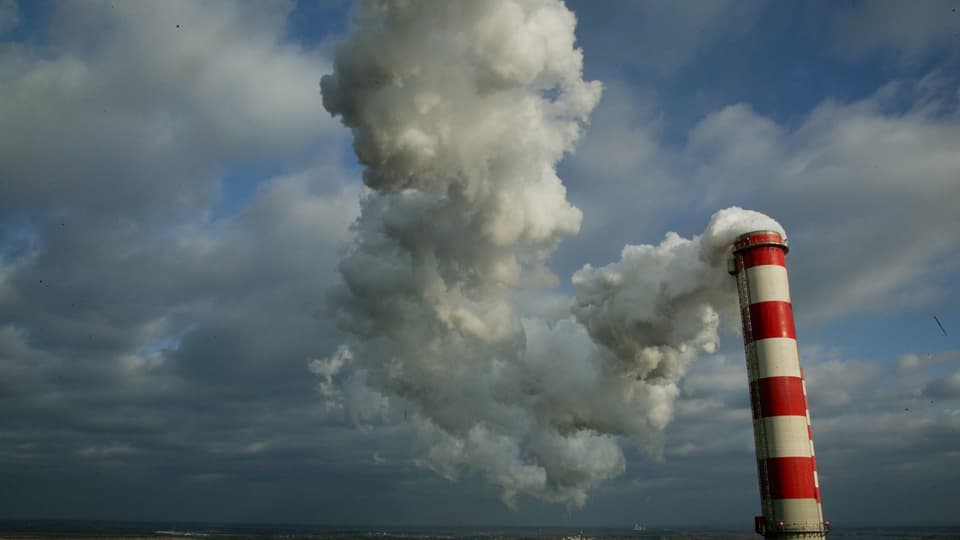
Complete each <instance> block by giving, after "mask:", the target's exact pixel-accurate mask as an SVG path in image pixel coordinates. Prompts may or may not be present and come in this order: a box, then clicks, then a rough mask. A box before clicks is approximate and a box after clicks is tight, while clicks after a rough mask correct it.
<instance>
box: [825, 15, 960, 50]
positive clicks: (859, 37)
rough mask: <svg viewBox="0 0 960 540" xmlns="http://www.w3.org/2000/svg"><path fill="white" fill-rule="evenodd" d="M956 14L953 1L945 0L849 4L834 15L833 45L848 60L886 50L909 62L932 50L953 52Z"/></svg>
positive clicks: (956, 28) (956, 41) (954, 47)
mask: <svg viewBox="0 0 960 540" xmlns="http://www.w3.org/2000/svg"><path fill="white" fill-rule="evenodd" d="M958 17H960V14H958V11H957V6H956V3H954V2H950V1H948V0H930V1H925V2H919V3H910V4H908V3H904V2H897V1H896V0H877V1H871V2H858V3H851V4H848V5H847V6H844V7H843V8H841V9H840V10H839V12H838V13H837V14H836V15H835V20H834V40H835V46H836V49H837V51H838V52H839V53H840V54H841V55H842V56H843V57H845V58H846V59H848V60H857V59H861V58H863V57H865V56H868V55H870V54H872V53H875V52H878V51H886V52H890V53H892V54H893V55H894V56H896V57H897V58H898V59H899V61H900V62H901V63H903V64H913V63H917V62H920V61H922V60H924V59H925V57H927V56H929V55H931V54H933V53H936V52H941V51H949V52H951V53H956V52H957V50H958V43H960V41H958V40H957V36H958V25H957V18H958Z"/></svg>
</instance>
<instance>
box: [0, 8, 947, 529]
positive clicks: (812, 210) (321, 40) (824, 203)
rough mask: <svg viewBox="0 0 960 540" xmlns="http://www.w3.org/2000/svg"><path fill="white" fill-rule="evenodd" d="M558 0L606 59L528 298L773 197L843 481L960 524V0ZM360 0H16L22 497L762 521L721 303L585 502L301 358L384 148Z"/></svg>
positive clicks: (24, 513)
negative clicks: (333, 411)
mask: <svg viewBox="0 0 960 540" xmlns="http://www.w3.org/2000/svg"><path fill="white" fill-rule="evenodd" d="M567 6H568V7H569V9H570V10H572V12H573V13H574V14H575V15H576V18H577V27H576V38H577V42H576V43H577V46H578V47H581V48H582V49H583V55H584V63H583V76H584V78H585V79H586V80H597V81H600V82H602V83H603V85H604V93H603V97H602V98H601V100H600V102H599V104H598V105H597V107H596V109H594V111H593V113H592V115H591V121H590V123H589V125H588V126H587V127H586V129H585V132H584V134H583V136H582V138H581V140H580V141H579V143H578V145H577V147H576V150H575V151H574V152H573V153H571V154H568V155H567V156H566V157H565V158H564V159H563V161H561V162H560V164H559V166H558V174H559V176H560V178H561V179H562V180H563V181H564V184H565V186H566V187H567V198H568V200H569V201H570V202H571V203H572V204H574V205H575V206H577V207H578V208H580V209H581V210H582V211H583V214H584V219H583V223H582V226H581V230H580V232H579V234H577V235H573V236H570V237H568V238H566V239H565V240H564V241H563V242H562V243H561V245H560V246H559V247H558V249H557V251H556V252H554V254H553V255H552V257H551V258H550V259H549V260H548V266H549V268H550V269H551V270H552V271H553V272H554V273H555V274H556V275H557V276H558V278H559V284H558V285H557V286H556V287H555V288H553V289H548V290H540V291H534V292H530V293H529V295H528V296H524V297H523V299H521V301H520V304H522V305H521V306H520V307H518V309H519V310H520V311H524V310H525V311H524V312H525V313H527V314H529V313H536V312H538V310H541V309H544V308H543V306H550V305H553V304H552V302H557V301H560V302H562V301H563V299H564V298H567V297H569V296H570V295H571V294H572V291H573V289H572V287H571V285H570V283H569V282H570V276H571V275H572V274H573V272H575V271H576V270H578V269H579V268H581V267H582V266H583V265H584V264H588V263H589V264H592V265H594V266H601V265H604V264H607V263H609V262H611V261H615V260H617V259H618V258H619V256H620V252H621V250H622V248H623V246H624V245H625V244H642V243H652V244H656V243H658V242H659V241H660V240H661V239H662V238H663V235H664V234H665V233H666V232H667V231H677V232H678V233H680V234H681V235H683V236H685V237H689V236H692V235H695V234H698V233H700V232H701V231H703V230H704V227H705V226H706V223H707V221H708V220H709V218H710V216H711V215H712V214H713V213H714V212H715V211H716V210H718V209H721V208H725V207H728V206H732V205H738V206H743V207H745V208H753V209H756V210H759V211H763V212H765V213H767V214H769V215H771V216H773V217H774V218H776V219H778V220H779V221H780V222H781V223H782V224H783V225H784V226H785V227H786V229H787V231H788V233H789V234H790V238H791V252H790V255H789V257H788V267H789V269H790V279H791V287H792V291H793V302H794V308H795V311H796V315H797V321H798V335H799V340H800V346H801V353H802V361H803V362H804V365H805V369H806V372H807V374H808V377H809V379H810V388H811V408H812V414H813V419H814V420H813V422H814V430H815V433H816V437H817V451H818V459H819V468H820V470H821V471H822V472H821V479H822V483H823V497H824V509H825V513H826V515H827V517H828V518H830V519H831V520H832V521H833V522H834V523H844V522H845V523H894V524H896V523H932V522H938V523H943V522H951V523H954V524H955V523H956V518H955V517H953V516H952V514H951V512H952V511H953V509H955V508H956V507H957V506H958V505H960V498H958V495H957V492H956V490H955V485H956V482H957V481H958V480H960V477H958V475H960V472H958V471H960V462H958V457H957V452H956V448H957V447H958V445H960V345H958V342H957V336H960V287H958V286H957V284H958V281H960V256H958V253H960V237H958V236H957V235H956V234H954V231H957V230H960V217H958V216H960V212H958V211H957V210H958V209H960V80H958V78H957V75H956V74H957V73H960V69H958V67H960V14H958V12H957V10H958V9H960V4H958V3H957V2H952V1H946V0H945V1H933V0H930V1H924V2H915V3H907V2H888V1H880V0H877V1H873V2H843V3H838V2H825V1H821V2H809V3H783V2H728V1H712V2H701V1H690V2H682V3H673V2H654V1H650V2H602V3H597V2H586V1H582V2H581V1H571V2H568V3H567ZM353 9H354V6H353V4H352V3H350V2H340V1H336V2H334V1H331V2H310V1H305V0H302V1H300V2H291V3H242V2H240V3H233V2H163V3H157V2H153V3H148V2H107V1H103V2H100V1H91V2H45V1H44V2H17V1H16V0H13V1H11V0H0V130H2V133H0V163H2V164H3V165H2V166H0V168H2V172H0V176H2V177H3V181H2V182H0V444H2V446H0V478H5V479H7V480H5V481H4V482H2V483H0V518H90V519H198V520H214V521H216V520H227V521H272V522H279V521H290V522H306V523H401V524H404V523H405V524H410V523H437V524H457V523H464V524H481V523H484V524H491V523H498V524H542V523H560V524H600V525H619V524H630V523H632V522H634V521H636V520H644V521H648V522H651V523H659V524H671V523H674V524H677V523H681V524H682V523H691V522H696V523H705V524H722V525H737V526H743V527H744V528H749V527H750V526H751V523H750V521H751V517H752V516H753V515H754V513H755V512H756V509H757V493H756V489H757V488H756V485H755V470H754V461H753V460H754V458H753V453H752V452H753V450H752V438H751V437H752V436H751V435H750V429H751V428H750V424H749V412H748V410H747V407H746V405H745V400H746V397H747V396H746V381H745V378H744V377H745V373H744V368H743V358H742V355H743V353H742V349H741V346H740V341H739V337H738V336H737V334H736V332H735V331H724V332H723V333H722V335H721V342H720V343H721V345H720V349H719V350H718V351H717V353H716V354H711V355H701V358H700V359H699V360H698V361H697V362H696V363H695V364H693V365H692V366H691V367H690V370H689V372H688V373H687V375H686V376H685V377H684V378H683V379H682V380H681V382H680V383H679V398H678V400H677V403H676V410H675V413H674V417H673V420H672V422H671V423H670V424H669V425H668V426H667V427H666V429H665V431H664V433H663V448H662V450H663V451H662V456H661V457H660V458H659V459H651V458H650V457H649V456H648V455H647V454H646V453H645V452H643V451H641V450H639V449H638V448H639V447H640V445H637V444H634V441H632V440H630V438H629V437H624V438H623V439H622V440H620V441H619V443H620V445H621V447H622V448H623V449H624V452H625V455H626V459H627V464H626V471H625V472H624V473H623V474H621V475H619V476H617V477H616V478H611V479H609V480H607V481H605V482H604V483H602V484H600V485H599V486H598V487H596V488H595V489H594V490H593V491H591V493H590V494H589V495H590V498H589V499H588V501H587V503H586V505H585V506H584V507H583V508H581V509H572V510H571V509H568V508H565V507H564V506H563V505H556V504H549V503H545V502H542V501H538V500H535V499H532V498H522V499H521V500H520V501H519V504H518V506H517V509H510V508H508V507H507V506H505V505H504V504H503V503H502V502H501V501H500V499H499V497H500V493H499V491H498V489H497V488H496V487H494V486H491V485H489V484H488V483H487V482H485V481H484V479H483V478H482V476H481V475H478V474H470V473H465V474H463V475H461V476H460V477H459V479H458V480H457V481H449V480H447V479H445V478H442V477H441V476H440V475H438V474H436V473H435V472H434V471H433V470H431V469H430V468H429V467H428V466H425V465H424V461H423V456H424V454H425V452H426V450H425V449H424V448H423V444H422V441H419V440H418V439H417V437H416V436H415V434H414V433H413V432H412V430H411V429H410V427H409V426H408V425H405V424H404V423H403V422H401V421H399V420H398V417H397V416H394V417H393V419H392V420H390V421H384V422H381V423H377V424H375V425H373V426H370V425H364V426H358V425H356V424H355V423H353V422H351V421H350V419H348V418H344V417H341V418H331V417H330V416H329V415H328V414H325V413H324V411H323V408H322V400H321V398H320V396H319V395H318V390H317V384H318V380H317V378H316V377H315V376H313V375H311V373H310V372H309V370H308V369H307V363H308V361H310V360H311V359H314V358H320V357H325V356H327V355H329V354H331V352H333V351H334V350H335V349H336V347H337V345H339V344H340V343H341V342H343V341H344V339H346V338H345V336H344V333H343V332H342V331H341V330H339V329H338V328H337V325H336V323H335V320H334V319H335V314H331V313H330V311H329V307H328V294H329V291H330V290H331V288H333V287H335V286H336V285H337V284H338V283H339V281H340V276H339V273H338V271H337V263H338V261H339V260H340V258H341V256H342V254H343V250H344V246H346V245H348V244H349V243H350V241H351V238H352V234H353V233H352V232H351V229H350V224H351V223H353V222H354V220H355V219H356V218H357V216H358V214H359V211H360V210H359V200H360V196H361V191H362V180H361V169H360V167H359V166H358V164H357V160H356V159H355V158H354V156H353V154H352V150H351V145H352V140H351V133H350V131H349V130H348V129H347V128H345V127H343V126H342V125H341V124H340V123H339V121H338V120H337V119H335V118H333V117H331V116H330V114H329V113H328V112H327V111H326V110H324V108H323V104H322V101H321V95H320V89H319V81H320V78H321V77H322V76H323V75H324V74H327V73H330V72H331V70H332V65H333V64H332V62H333V56H334V54H335V50H336V46H337V43H339V42H341V41H343V40H344V39H345V37H346V36H347V34H348V33H349V32H350V29H351V26H350V14H351V12H352V11H353ZM177 25H179V27H178V26H177ZM934 316H937V317H938V318H939V319H940V321H942V323H943V325H944V327H945V328H946V330H947V335H944V334H943V333H941V331H940V329H939V328H938V327H937V325H936V323H935V321H934V320H933V317H934ZM733 323H734V324H733V325H732V327H734V328H735V326H736V321H733ZM54 486H56V488H54ZM892 492H897V493H899V494H900V497H899V498H897V497H892V496H890V495H889V494H890V493H892ZM131 493H135V495H133V496H131V495H130V494H131ZM691 509H692V510H693V516H691Z"/></svg>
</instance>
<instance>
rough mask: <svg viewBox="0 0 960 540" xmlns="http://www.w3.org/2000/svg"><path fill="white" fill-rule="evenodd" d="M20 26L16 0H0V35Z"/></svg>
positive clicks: (18, 8) (18, 7) (18, 6)
mask: <svg viewBox="0 0 960 540" xmlns="http://www.w3.org/2000/svg"><path fill="white" fill-rule="evenodd" d="M18 26H20V5H19V4H18V3H17V0H0V36H2V35H3V34H6V33H7V32H10V31H12V30H14V29H16V28H17V27H18Z"/></svg>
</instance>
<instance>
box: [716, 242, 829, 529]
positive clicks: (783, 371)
mask: <svg viewBox="0 0 960 540" xmlns="http://www.w3.org/2000/svg"><path fill="white" fill-rule="evenodd" d="M787 251H788V247H787V243H786V241H785V239H784V238H783V237H782V236H781V235H780V233H777V232H773V231H754V232H749V233H746V234H743V235H740V236H739V237H738V238H737V239H736V241H735V242H734V244H733V258H732V259H731V261H730V268H729V271H730V274H732V275H734V276H736V278H737V290H738V292H739V295H740V316H741V320H742V322H743V343H744V348H745V350H746V356H747V374H748V376H749V379H750V404H751V408H752V409H753V434H754V442H755V444H756V450H757V472H758V476H759V478H760V500H761V507H762V511H763V515H761V516H757V517H756V518H755V519H754V526H755V528H756V531H757V533H759V534H762V535H764V537H765V538H771V539H778V540H786V539H795V538H796V539H800V538H804V539H811V538H821V539H822V538H825V537H826V533H827V531H828V530H829V526H830V523H829V522H828V521H824V520H823V509H822V507H821V504H820V482H819V479H818V477H817V462H816V457H815V456H814V452H813V429H812V428H811V425H810V410H809V409H808V407H807V386H806V382H805V381H804V377H803V369H802V368H801V367H800V356H799V353H798V352H797V334H796V329H795V327H794V323H793V307H792V306H791V303H790V287H789V283H788V281H787V265H786V254H787Z"/></svg>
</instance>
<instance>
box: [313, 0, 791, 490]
mask: <svg viewBox="0 0 960 540" xmlns="http://www.w3.org/2000/svg"><path fill="white" fill-rule="evenodd" d="M354 20H355V30H354V32H353V33H352V34H351V35H350V37H349V38H348V39H347V41H346V42H345V43H344V44H342V45H341V46H340V47H339V48H338V49H337V52H336V58H335V65H334V73H333V74H332V75H327V76H325V77H324V78H323V79H322V81H321V87H322V91H323V103H324V106H325V107H326V108H327V110H328V111H329V112H330V113H331V114H333V115H336V116H339V117H340V119H341V120H342V122H343V123H344V124H345V125H346V126H348V127H349V128H350V129H351V130H352V132H353V138H354V149H355V151H356V155H357V157H358V159H359V161H360V162H361V164H362V165H363V166H364V173H363V179H364V183H365V184H366V186H367V188H368V190H367V191H366V192H365V194H364V196H363V198H362V200H361V214H360V217H359V218H358V219H357V221H356V223H355V224H354V233H355V239H354V242H353V244H352V246H351V247H350V248H349V250H348V252H347V253H346V254H345V255H344V257H343V259H342V260H341V262H340V266H339V269H340V273H341V275H342V278H343V283H342V286H341V287H339V288H338V289H336V290H334V291H332V292H331V301H332V305H333V308H334V310H335V313H336V316H337V319H338V324H339V325H340V327H341V328H342V329H343V330H345V331H346V332H348V333H349V334H350V335H351V336H352V339H351V341H350V342H349V343H348V344H346V345H344V347H342V348H341V349H339V350H338V351H336V352H335V353H334V354H332V355H331V356H330V357H328V358H324V359H317V360H314V361H312V362H311V364H310V369H311V371H312V372H313V373H314V374H315V375H316V376H317V377H318V378H319V383H318V388H319V390H320V394H321V397H322V398H323V399H324V400H325V403H326V405H327V408H328V411H330V412H331V413H335V414H342V415H343V417H344V418H345V419H348V420H350V421H353V422H355V423H358V424H361V425H367V426H370V425H375V424H378V423H384V422H395V421H404V420H405V421H408V422H409V423H410V424H411V425H412V426H413V427H414V428H415V429H416V430H417V433H418V435H419V438H420V440H421V441H422V444H423V447H424V451H423V454H422V455H423V457H422V459H421V461H420V463H422V464H423V465H424V466H427V467H430V468H432V469H433V470H435V471H437V472H438V473H439V474H441V475H443V476H445V477H447V478H450V479H455V478H458V477H459V476H460V475H463V474H479V475H481V476H482V477H484V478H485V479H486V480H487V481H488V482H490V483H492V484H493V485H496V486H498V487H499V488H500V490H501V491H502V494H503V499H504V501H505V502H506V503H507V504H508V505H511V506H513V505H514V504H515V503H516V500H517V498H518V497H520V496H530V497H535V498H539V499H542V500H545V501H551V502H559V503H564V504H567V505H570V506H574V507H579V506H582V505H583V504H584V503H585V502H586V499H587V492H588V491H589V489H590V488H591V487H593V486H595V485H596V484H597V483H599V482H601V481H602V480H604V479H607V478H610V477H613V476H615V475H617V474H620V473H621V472H622V471H623V470H624V467H625V458H624V455H623V451H622V449H621V444H622V443H623V442H624V439H628V438H629V439H632V440H633V441H635V443H636V444H638V445H639V447H640V448H641V449H643V450H645V451H647V452H648V453H649V454H650V455H653V456H656V455H657V453H658V452H659V448H660V444H661V442H660V434H661V433H662V431H663V430H664V428H665V427H666V425H667V424H668V423H669V422H670V420H671V417H672V415H673V403H674V400H675V399H676V397H677V394H678V388H677V381H678V379H679V378H680V377H681V376H682V375H683V374H684V371H685V368H686V366H687V365H688V364H689V363H690V362H691V361H693V360H694V359H695V358H696V356H697V354H698V353H699V352H701V351H704V352H712V351H714V350H715V348H716V346H717V341H718V327H719V315H718V313H719V312H721V311H723V310H724V309H726V308H728V307H730V306H734V305H735V302H736V294H735V287H734V286H733V285H732V284H731V283H730V281H729V276H727V275H726V272H725V269H724V265H725V255H726V254H727V253H729V246H730V243H731V242H732V240H733V239H734V238H735V236H736V235H737V234H739V233H742V232H746V231H749V230H754V229H774V230H779V231H782V228H781V227H780V226H779V225H778V224H777V223H776V222H774V221H773V220H771V219H770V218H767V217H766V216H763V215H762V214H758V213H755V212H749V211H744V210H741V209H739V208H731V209H727V210H723V211H721V212H718V213H717V214H715V215H714V216H713V218H712V219H711V221H710V224H709V226H708V227H707V229H706V231H705V232H704V233H703V234H702V235H700V236H697V237H694V238H693V239H684V238H681V237H680V236H678V235H676V234H674V233H670V234H668V235H667V236H666V238H665V239H664V240H663V242H662V243H660V244H659V245H657V246H651V245H641V246H627V247H625V248H624V250H623V254H622V258H621V260H620V261H619V262H616V263H613V264H610V265H608V266H604V267H601V268H593V267H591V266H589V265H588V266H585V267H584V268H582V269H581V270H580V271H578V272H577V273H576V274H575V275H574V276H573V285H574V288H575V291H576V292H575V296H574V298H572V299H571V300H570V305H571V308H570V311H569V313H568V314H567V315H566V316H565V317H561V318H560V319H559V320H555V321H545V320H540V319H536V318H520V317H519V316H518V315H517V312H516V309H515V305H514V301H515V300H514V297H515V294H516V293H517V291H519V290H521V289H525V288H531V287H544V286H550V285H553V284H554V283H556V278H555V277H554V276H553V274H552V273H551V272H550V271H549V270H548V269H547V268H546V266H545V265H544V261H545V260H546V258H547V257H548V256H549V255H550V253H551V252H552V251H553V250H554V249H555V247H556V246H557V244H558V243H559V242H560V241H561V240H562V239H563V238H564V237H565V236H568V235H571V234H574V233H576V232H577V231H578V230H579V227H580V221H581V213H580V211H579V210H578V209H577V208H575V207H573V206H572V205H571V204H570V203H569V202H568V201H567V200H566V192H565V189H564V186H563V184H562V183H561V181H560V179H559V178H558V177H557V174H556V171H555V165H556V163H557V162H558V161H559V160H560V159H561V158H562V157H563V155H564V154H565V153H566V152H569V151H571V150H572V149H573V146H574V144H575V143H576V141H577V139H578V137H579V136H580V134H581V132H582V130H583V128H584V125H585V123H586V122H587V120H588V117H589V114H590V112H591V111H592V110H593V108H594V106H595V105H596V104H597V101H598V100H599V98H600V94H601V85H600V84H599V83H597V82H590V81H584V80H583V76H582V63H583V58H582V53H581V51H580V50H579V49H577V48H576V47H575V44H574V27H575V22H576V21H575V18H574V15H573V14H572V13H571V12H570V11H569V10H567V9H566V7H565V6H564V5H563V4H562V3H561V2H559V1H554V0H540V1H512V0H497V1H493V0H491V1H485V2H430V1H424V2H421V1H391V2H386V1H368V2H363V3H362V4H361V5H360V6H359V8H358V11H357V13H356V16H355V19H354Z"/></svg>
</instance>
